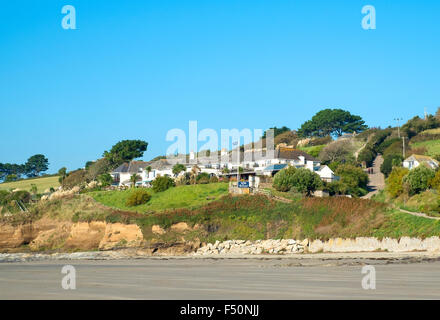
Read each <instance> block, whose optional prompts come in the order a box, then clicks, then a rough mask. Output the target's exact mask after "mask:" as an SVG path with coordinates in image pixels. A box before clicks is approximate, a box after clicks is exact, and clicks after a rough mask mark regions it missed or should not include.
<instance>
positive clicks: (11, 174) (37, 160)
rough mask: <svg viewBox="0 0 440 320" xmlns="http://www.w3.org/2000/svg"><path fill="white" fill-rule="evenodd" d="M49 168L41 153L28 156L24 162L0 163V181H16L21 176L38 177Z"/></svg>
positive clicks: (47, 161)
mask: <svg viewBox="0 0 440 320" xmlns="http://www.w3.org/2000/svg"><path fill="white" fill-rule="evenodd" d="M48 169H49V160H48V159H47V158H46V157H45V156H44V155H42V154H36V155H33V156H32V157H30V158H29V159H28V160H27V161H26V163H24V164H16V163H0V181H3V182H10V181H16V180H18V179H20V178H22V177H23V176H27V177H28V178H32V177H38V176H39V175H40V174H41V173H43V172H45V171H47V170H48Z"/></svg>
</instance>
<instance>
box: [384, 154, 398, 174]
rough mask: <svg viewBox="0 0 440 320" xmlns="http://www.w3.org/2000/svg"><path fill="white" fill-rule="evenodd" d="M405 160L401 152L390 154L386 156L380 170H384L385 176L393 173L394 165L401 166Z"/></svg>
mask: <svg viewBox="0 0 440 320" xmlns="http://www.w3.org/2000/svg"><path fill="white" fill-rule="evenodd" d="M402 161H403V157H402V156H401V155H400V154H389V155H387V156H385V158H384V160H383V163H382V165H381V166H380V172H382V173H383V174H384V175H385V177H388V175H389V174H390V173H391V170H393V167H394V166H400V165H401V163H402Z"/></svg>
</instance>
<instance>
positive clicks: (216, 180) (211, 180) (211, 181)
mask: <svg viewBox="0 0 440 320" xmlns="http://www.w3.org/2000/svg"><path fill="white" fill-rule="evenodd" d="M217 182H218V178H217V177H216V176H212V177H211V178H209V183H217Z"/></svg>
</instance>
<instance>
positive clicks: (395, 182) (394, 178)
mask: <svg viewBox="0 0 440 320" xmlns="http://www.w3.org/2000/svg"><path fill="white" fill-rule="evenodd" d="M408 172H409V170H408V169H407V168H402V167H394V168H393V169H392V170H391V173H390V175H389V176H388V179H387V180H386V187H385V190H386V192H387V193H388V195H389V196H390V197H392V198H397V197H398V196H400V195H401V194H403V192H404V188H403V178H404V177H405V176H406V175H407V174H408Z"/></svg>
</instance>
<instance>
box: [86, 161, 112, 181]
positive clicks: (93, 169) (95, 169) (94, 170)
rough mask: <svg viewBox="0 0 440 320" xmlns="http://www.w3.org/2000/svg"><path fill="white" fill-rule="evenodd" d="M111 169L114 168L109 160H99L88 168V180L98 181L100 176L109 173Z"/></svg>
mask: <svg viewBox="0 0 440 320" xmlns="http://www.w3.org/2000/svg"><path fill="white" fill-rule="evenodd" d="M111 169H112V168H111V165H110V162H109V160H108V159H106V158H102V159H99V160H97V161H95V162H92V163H91V164H89V166H88V167H87V173H86V178H87V180H89V181H91V180H96V179H97V178H98V177H99V176H101V175H103V174H105V173H108V172H109V171H110V170H111Z"/></svg>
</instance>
